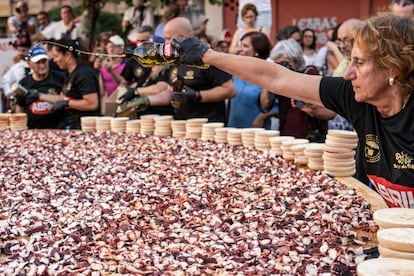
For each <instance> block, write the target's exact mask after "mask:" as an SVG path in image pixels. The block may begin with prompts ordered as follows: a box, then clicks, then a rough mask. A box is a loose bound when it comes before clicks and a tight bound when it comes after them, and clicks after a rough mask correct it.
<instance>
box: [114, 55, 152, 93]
mask: <svg viewBox="0 0 414 276" xmlns="http://www.w3.org/2000/svg"><path fill="white" fill-rule="evenodd" d="M150 73H151V68H150V67H143V66H142V65H141V64H140V63H139V62H138V61H136V60H135V59H132V58H131V59H129V60H128V61H127V62H126V64H125V67H124V70H122V72H121V76H122V77H123V78H124V79H125V80H126V81H127V82H128V83H133V82H136V83H137V87H141V86H142V85H143V84H144V82H145V81H146V79H147V78H148V76H149V74H150Z"/></svg>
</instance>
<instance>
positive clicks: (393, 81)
mask: <svg viewBox="0 0 414 276" xmlns="http://www.w3.org/2000/svg"><path fill="white" fill-rule="evenodd" d="M388 84H389V85H390V86H393V85H394V84H395V80H394V78H389V79H388Z"/></svg>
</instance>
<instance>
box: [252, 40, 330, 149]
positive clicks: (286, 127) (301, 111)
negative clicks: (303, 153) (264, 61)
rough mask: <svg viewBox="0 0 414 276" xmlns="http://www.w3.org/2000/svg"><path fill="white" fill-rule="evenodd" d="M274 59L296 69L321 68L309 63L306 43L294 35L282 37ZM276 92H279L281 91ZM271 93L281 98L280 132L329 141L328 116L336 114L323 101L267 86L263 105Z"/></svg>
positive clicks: (310, 70) (312, 71)
mask: <svg viewBox="0 0 414 276" xmlns="http://www.w3.org/2000/svg"><path fill="white" fill-rule="evenodd" d="M270 59H271V60H273V61H274V62H275V63H277V64H280V65H282V66H284V67H286V68H288V69H290V70H293V71H296V72H302V73H305V74H309V75H319V70H318V69H317V68H316V67H315V66H308V67H306V66H305V59H304V58H303V51H302V47H301V46H300V44H299V43H298V42H297V41H296V40H294V39H287V40H282V41H279V42H278V43H277V44H276V46H275V47H274V48H273V49H272V51H271V53H270ZM272 92H274V93H276V94H278V93H277V91H272ZM268 97H269V98H274V97H277V98H278V99H279V114H278V115H279V130H280V135H289V136H294V137H296V138H307V139H309V140H310V141H311V142H319V143H322V142H324V141H325V137H326V133H327V131H328V120H329V119H332V118H334V117H335V115H336V113H335V112H333V111H331V110H329V109H327V108H325V107H323V106H320V105H315V104H311V103H305V102H303V101H297V100H294V99H291V98H289V97H285V96H281V95H277V96H275V94H273V93H271V92H269V91H267V90H263V92H262V95H261V96H260V98H261V104H262V107H263V108H265V107H266V104H268V103H265V101H264V100H265V99H267V98H268ZM273 101H274V100H273Z"/></svg>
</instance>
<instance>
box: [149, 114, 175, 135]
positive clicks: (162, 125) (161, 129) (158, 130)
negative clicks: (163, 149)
mask: <svg viewBox="0 0 414 276" xmlns="http://www.w3.org/2000/svg"><path fill="white" fill-rule="evenodd" d="M172 120H173V116H171V115H162V116H157V117H154V135H155V136H171V135H172V128H171V121H172Z"/></svg>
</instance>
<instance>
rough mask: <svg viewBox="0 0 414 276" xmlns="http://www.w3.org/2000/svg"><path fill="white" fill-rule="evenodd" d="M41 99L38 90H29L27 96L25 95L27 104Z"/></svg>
mask: <svg viewBox="0 0 414 276" xmlns="http://www.w3.org/2000/svg"><path fill="white" fill-rule="evenodd" d="M38 99H39V92H37V90H28V91H27V94H26V96H24V101H25V104H26V106H28V105H31V104H32V103H33V102H35V101H37V100H38Z"/></svg>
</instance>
